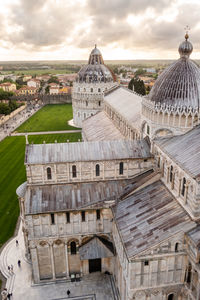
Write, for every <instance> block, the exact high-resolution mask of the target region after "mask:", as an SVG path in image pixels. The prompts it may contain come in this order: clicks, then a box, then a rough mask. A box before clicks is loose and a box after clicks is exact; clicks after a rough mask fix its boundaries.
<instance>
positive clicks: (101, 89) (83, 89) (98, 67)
mask: <svg viewBox="0 0 200 300" xmlns="http://www.w3.org/2000/svg"><path fill="white" fill-rule="evenodd" d="M116 85H117V84H116V81H115V76H114V74H113V73H112V71H111V70H110V69H109V68H108V67H107V66H106V65H105V64H104V60H103V57H102V54H101V52H100V51H99V49H98V48H97V47H96V45H95V48H94V49H93V50H92V51H91V53H90V56H89V60H88V64H87V65H85V66H83V67H82V68H81V69H80V71H79V72H78V74H77V77H76V80H75V82H74V84H73V92H72V106H73V121H74V124H75V125H76V126H79V127H81V126H82V121H83V120H85V119H86V118H88V117H90V116H92V115H94V114H96V113H97V112H98V111H101V110H102V109H103V96H104V93H105V92H106V91H108V90H110V89H112V88H113V87H115V86H116Z"/></svg>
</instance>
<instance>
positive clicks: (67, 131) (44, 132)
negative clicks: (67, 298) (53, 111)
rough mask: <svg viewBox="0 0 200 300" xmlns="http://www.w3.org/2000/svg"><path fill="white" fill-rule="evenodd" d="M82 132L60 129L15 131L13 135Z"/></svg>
mask: <svg viewBox="0 0 200 300" xmlns="http://www.w3.org/2000/svg"><path fill="white" fill-rule="evenodd" d="M76 132H81V130H59V131H39V132H13V133H12V134H11V136H21V135H26V134H27V135H41V134H59V133H76Z"/></svg>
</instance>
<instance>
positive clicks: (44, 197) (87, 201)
mask: <svg viewBox="0 0 200 300" xmlns="http://www.w3.org/2000/svg"><path fill="white" fill-rule="evenodd" d="M129 182H131V180H130V179H129V180H110V181H98V182H85V183H71V184H56V185H41V186H28V187H27V195H26V202H25V213H26V214H28V215H29V214H40V213H47V212H60V211H67V210H76V209H85V208H89V207H90V208H91V207H92V208H94V207H95V208H98V207H103V206H104V204H103V202H104V201H108V200H115V199H116V198H117V197H118V195H120V194H121V193H122V192H123V189H124V187H125V186H126V185H127V184H128V183H129Z"/></svg>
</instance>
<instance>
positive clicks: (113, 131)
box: [82, 111, 125, 141]
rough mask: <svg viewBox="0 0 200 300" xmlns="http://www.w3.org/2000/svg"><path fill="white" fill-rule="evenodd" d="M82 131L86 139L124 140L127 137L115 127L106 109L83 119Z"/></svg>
mask: <svg viewBox="0 0 200 300" xmlns="http://www.w3.org/2000/svg"><path fill="white" fill-rule="evenodd" d="M82 132H83V134H84V140H86V141H103V140H105V141H106V140H107V141H110V140H121V139H122V140H123V139H125V137H124V136H123V135H122V134H121V132H120V131H119V130H118V129H117V128H116V127H115V125H114V124H113V122H112V121H111V119H110V118H109V117H108V116H107V115H106V113H105V112H104V111H100V112H98V113H97V114H95V115H94V116H92V117H89V118H87V119H86V120H84V121H83V124H82Z"/></svg>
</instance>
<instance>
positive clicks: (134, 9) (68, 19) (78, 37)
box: [0, 0, 200, 59]
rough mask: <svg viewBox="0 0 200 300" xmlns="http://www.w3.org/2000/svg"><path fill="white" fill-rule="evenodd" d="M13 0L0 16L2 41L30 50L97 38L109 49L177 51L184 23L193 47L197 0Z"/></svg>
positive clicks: (199, 26) (199, 32) (87, 44)
mask: <svg viewBox="0 0 200 300" xmlns="http://www.w3.org/2000/svg"><path fill="white" fill-rule="evenodd" d="M0 1H1V0H0ZM16 1H18V2H17V3H15V4H12V5H10V4H9V11H10V13H9V17H7V18H2V19H1V18H0V36H1V40H2V43H1V44H2V45H3V46H7V47H8V45H9V46H10V47H11V48H12V47H13V48H18V49H20V48H21V49H23V50H26V51H27V52H30V53H31V52H33V51H34V52H42V51H43V52H45V51H52V52H56V51H60V50H61V49H67V47H68V48H70V49H72V48H73V47H74V49H76V48H77V49H78V48H79V49H82V50H81V51H83V53H85V50H86V49H91V48H92V47H93V45H94V44H95V43H97V45H98V46H99V47H100V48H101V47H104V48H106V47H109V48H110V49H113V51H115V48H120V49H125V50H127V49H128V50H130V51H132V53H136V52H140V51H141V52H145V51H146V52H148V53H149V51H154V52H156V51H157V52H159V53H161V52H163V53H164V52H165V53H167V51H168V52H170V51H176V53H177V48H178V44H179V43H180V42H181V41H182V40H183V38H184V29H183V28H184V27H185V25H187V24H188V23H189V24H188V25H189V26H190V27H191V28H192V30H191V33H190V36H191V40H192V42H193V44H194V49H198V40H199V36H200V21H199V10H200V3H199V2H198V1H197V0H157V1H155V0H134V1H133V0H95V1H94V0H67V1H66V0H45V1H44V0H34V1H33V0H16ZM88 51H89V50H88ZM74 59H76V58H75V57H74ZM124 59H126V57H124Z"/></svg>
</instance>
